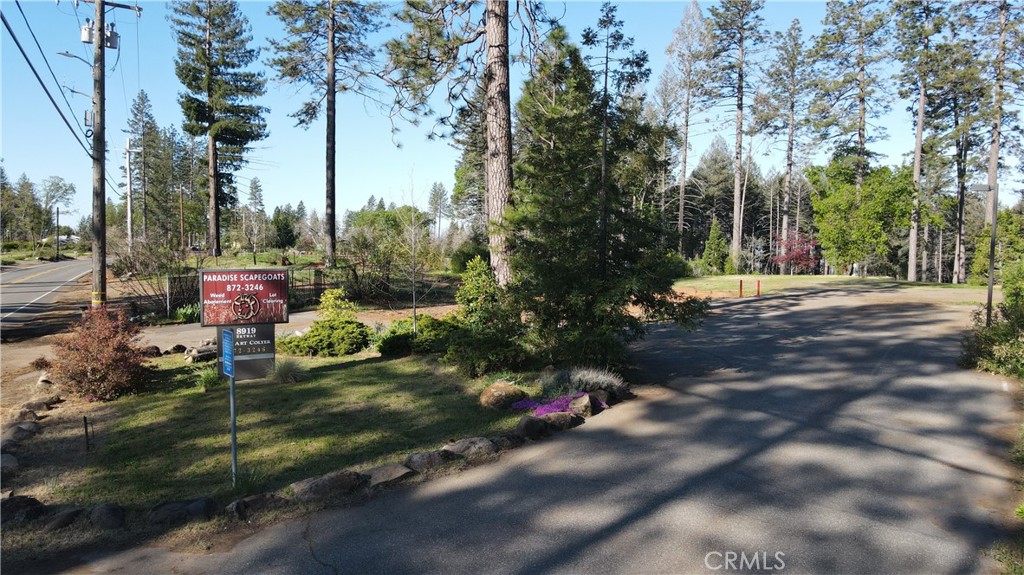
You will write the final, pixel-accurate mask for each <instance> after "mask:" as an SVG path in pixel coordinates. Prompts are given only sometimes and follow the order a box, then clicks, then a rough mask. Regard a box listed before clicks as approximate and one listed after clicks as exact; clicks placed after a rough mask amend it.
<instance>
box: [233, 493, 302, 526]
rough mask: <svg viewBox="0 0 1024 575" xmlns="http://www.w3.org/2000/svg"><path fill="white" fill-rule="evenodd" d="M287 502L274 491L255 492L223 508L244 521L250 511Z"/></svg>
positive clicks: (261, 509) (258, 510) (263, 509)
mask: <svg viewBox="0 0 1024 575" xmlns="http://www.w3.org/2000/svg"><path fill="white" fill-rule="evenodd" d="M285 503H288V500H287V499H285V498H284V497H281V496H280V495H277V494H275V493H257V494H256V495H250V496H248V497H243V498H241V499H236V500H234V501H232V502H231V503H230V504H228V506H227V507H225V508H224V510H225V511H227V512H228V514H229V515H234V516H235V517H237V518H238V519H240V520H242V521H245V520H246V519H248V518H249V515H250V514H251V513H258V512H260V511H265V510H267V509H272V508H274V507H279V506H281V505H284V504H285Z"/></svg>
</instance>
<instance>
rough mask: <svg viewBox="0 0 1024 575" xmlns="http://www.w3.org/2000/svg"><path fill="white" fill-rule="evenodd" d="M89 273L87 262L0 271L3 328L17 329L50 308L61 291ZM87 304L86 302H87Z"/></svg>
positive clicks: (82, 260) (66, 262)
mask: <svg viewBox="0 0 1024 575" xmlns="http://www.w3.org/2000/svg"><path fill="white" fill-rule="evenodd" d="M90 271H92V262H91V260H88V259H80V260H69V261H61V262H53V263H50V262H46V263H40V264H36V265H28V266H24V267H22V266H10V267H5V268H4V269H3V270H2V271H0V321H2V322H3V327H4V329H8V328H15V327H18V326H20V325H22V324H24V323H26V322H28V321H31V319H32V318H33V317H34V316H35V315H36V314H38V313H40V312H45V311H49V310H50V305H49V304H51V303H53V302H54V301H55V300H56V299H57V297H59V295H60V293H61V291H63V290H71V289H72V288H73V287H74V283H75V280H77V279H78V278H80V277H82V276H83V275H85V274H87V273H89V272H90ZM86 303H88V302H86Z"/></svg>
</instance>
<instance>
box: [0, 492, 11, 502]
mask: <svg viewBox="0 0 1024 575" xmlns="http://www.w3.org/2000/svg"><path fill="white" fill-rule="evenodd" d="M11 497H14V490H13V489H11V490H8V491H0V501H3V500H4V499H10V498H11Z"/></svg>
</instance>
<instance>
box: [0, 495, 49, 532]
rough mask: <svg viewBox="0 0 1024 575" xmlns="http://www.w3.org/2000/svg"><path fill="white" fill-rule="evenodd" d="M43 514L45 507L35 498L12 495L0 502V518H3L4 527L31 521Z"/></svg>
mask: <svg viewBox="0 0 1024 575" xmlns="http://www.w3.org/2000/svg"><path fill="white" fill-rule="evenodd" d="M45 514H46V506H45V505H43V504H42V503H41V502H40V501H39V500H38V499H36V498H35V497H28V496H26V495H12V496H11V497H8V498H7V499H4V500H3V501H0V517H3V521H4V525H14V524H16V523H20V522H22V521H32V520H33V519H36V518H38V517H42V516H43V515H45Z"/></svg>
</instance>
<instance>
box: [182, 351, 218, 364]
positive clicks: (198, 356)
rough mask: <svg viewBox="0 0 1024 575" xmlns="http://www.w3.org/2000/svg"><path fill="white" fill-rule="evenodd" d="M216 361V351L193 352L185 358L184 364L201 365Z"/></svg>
mask: <svg viewBox="0 0 1024 575" xmlns="http://www.w3.org/2000/svg"><path fill="white" fill-rule="evenodd" d="M215 359H217V350H213V351H202V352H199V351H197V352H195V353H192V354H189V355H186V356H185V363H201V362H204V361H213V360H215Z"/></svg>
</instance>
